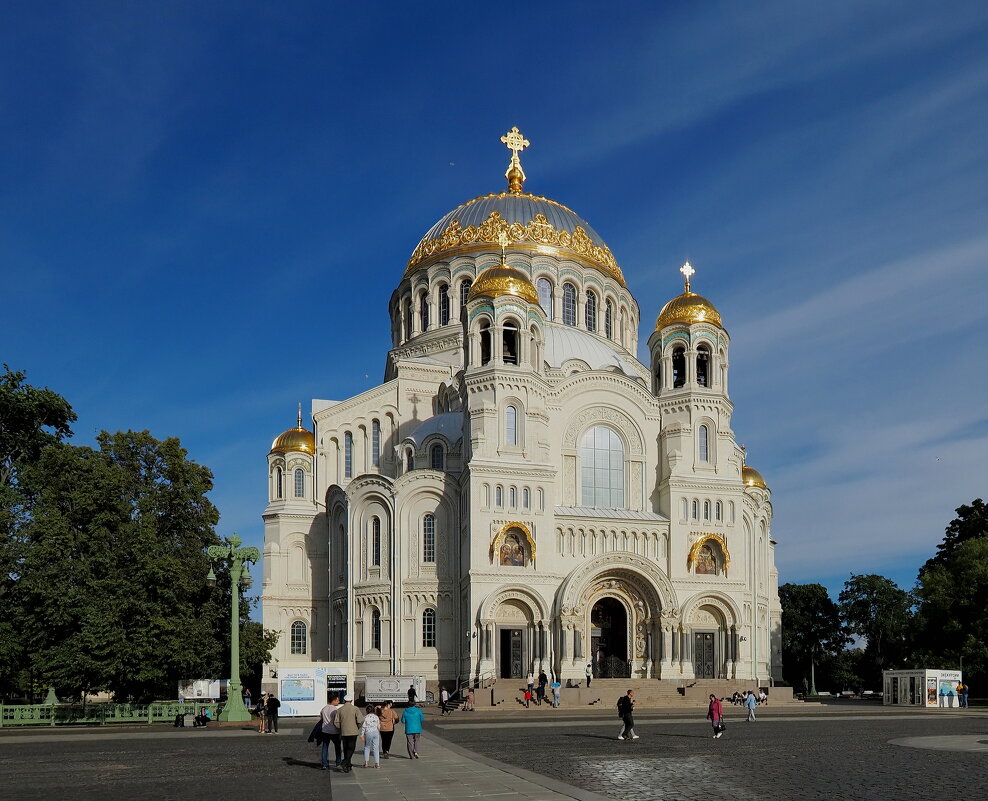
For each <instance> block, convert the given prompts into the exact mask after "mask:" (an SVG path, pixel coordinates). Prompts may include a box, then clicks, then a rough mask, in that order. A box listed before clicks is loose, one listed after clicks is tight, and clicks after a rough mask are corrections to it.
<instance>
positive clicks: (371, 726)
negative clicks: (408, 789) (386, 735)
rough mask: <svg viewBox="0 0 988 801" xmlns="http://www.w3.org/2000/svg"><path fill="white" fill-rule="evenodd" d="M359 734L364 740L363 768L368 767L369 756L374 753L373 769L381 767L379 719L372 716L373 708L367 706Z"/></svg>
mask: <svg viewBox="0 0 988 801" xmlns="http://www.w3.org/2000/svg"><path fill="white" fill-rule="evenodd" d="M365 711H366V712H367V714H366V715H364V722H363V725H362V726H361V727H360V734H361V735H362V736H363V738H364V767H365V768H367V767H370V755H371V752H373V753H374V767H375V768H379V767H381V719H380V718H379V717H378V716H377V715H375V714H374V707H373V706H371V705H370V704H367V708H366V710H365Z"/></svg>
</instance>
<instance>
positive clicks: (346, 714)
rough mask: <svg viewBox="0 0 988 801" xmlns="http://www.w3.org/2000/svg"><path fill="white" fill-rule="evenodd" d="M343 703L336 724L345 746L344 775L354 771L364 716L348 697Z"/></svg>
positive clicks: (335, 719) (344, 697) (338, 709)
mask: <svg viewBox="0 0 988 801" xmlns="http://www.w3.org/2000/svg"><path fill="white" fill-rule="evenodd" d="M341 701H342V703H341V704H340V705H339V707H338V708H337V710H336V716H335V718H334V722H335V723H336V727H337V728H338V729H339V730H340V740H341V741H342V746H343V762H342V764H341V765H340V769H341V770H342V771H343V772H344V773H349V772H350V771H351V770H353V752H354V750H355V749H356V747H357V737H358V736H359V735H360V726H361V724H363V722H364V716H363V713H361V711H360V710H359V709H357V708H356V707H355V706H354V705H353V704H352V703H351V702H350V699H349V698H347V697H346V696H343V698H342V699H341Z"/></svg>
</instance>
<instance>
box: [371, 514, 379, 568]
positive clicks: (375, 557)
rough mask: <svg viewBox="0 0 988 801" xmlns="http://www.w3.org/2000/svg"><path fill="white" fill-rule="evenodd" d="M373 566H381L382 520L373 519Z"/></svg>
mask: <svg viewBox="0 0 988 801" xmlns="http://www.w3.org/2000/svg"><path fill="white" fill-rule="evenodd" d="M371 565H372V566H373V567H380V566H381V518H379V517H372V518H371Z"/></svg>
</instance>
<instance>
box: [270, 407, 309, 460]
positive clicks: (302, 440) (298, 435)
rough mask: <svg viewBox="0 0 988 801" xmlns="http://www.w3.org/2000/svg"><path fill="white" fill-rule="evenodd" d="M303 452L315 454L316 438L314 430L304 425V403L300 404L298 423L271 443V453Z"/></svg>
mask: <svg viewBox="0 0 988 801" xmlns="http://www.w3.org/2000/svg"><path fill="white" fill-rule="evenodd" d="M293 451H300V452H302V453H308V454H315V452H316V438H315V436H313V434H312V432H311V431H309V430H308V429H306V428H303V427H302V404H301V403H300V404H299V405H298V425H296V426H295V428H289V429H288V430H287V431H286V432H285V433H283V434H280V435H279V436H278V437H276V438H275V440H274V442H272V443H271V453H291V452H293Z"/></svg>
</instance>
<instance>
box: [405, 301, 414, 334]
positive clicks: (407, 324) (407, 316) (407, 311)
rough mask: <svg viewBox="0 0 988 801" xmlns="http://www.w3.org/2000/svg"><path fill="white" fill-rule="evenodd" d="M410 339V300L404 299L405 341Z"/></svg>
mask: <svg viewBox="0 0 988 801" xmlns="http://www.w3.org/2000/svg"><path fill="white" fill-rule="evenodd" d="M411 338H412V299H411V298H405V339H411Z"/></svg>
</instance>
